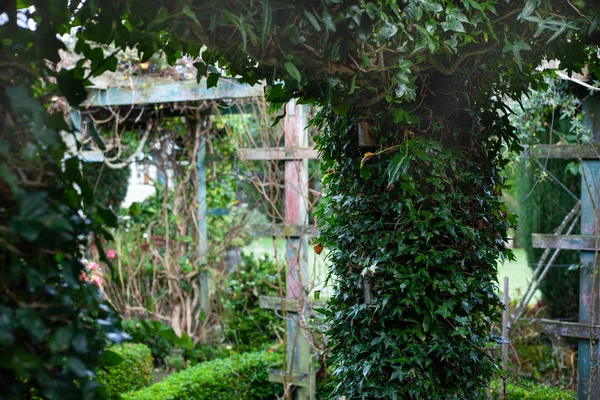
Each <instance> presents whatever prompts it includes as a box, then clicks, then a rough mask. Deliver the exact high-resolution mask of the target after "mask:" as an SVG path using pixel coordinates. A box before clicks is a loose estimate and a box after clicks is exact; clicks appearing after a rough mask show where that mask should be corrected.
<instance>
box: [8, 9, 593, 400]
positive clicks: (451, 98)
mask: <svg viewBox="0 0 600 400" xmlns="http://www.w3.org/2000/svg"><path fill="white" fill-rule="evenodd" d="M29 5H34V6H35V7H33V8H27V9H25V7H28V6H29ZM142 5H143V6H142ZM18 9H19V10H20V11H18ZM2 11H3V13H0V15H1V16H2V17H1V18H2V25H0V29H1V31H2V53H1V57H0V63H2V66H3V68H4V69H6V71H7V72H6V73H5V74H2V76H0V83H1V87H2V91H1V93H2V102H0V112H1V113H2V115H3V119H2V130H1V132H2V136H1V140H2V146H0V151H1V152H2V155H3V159H2V163H0V176H1V177H2V180H1V181H0V183H1V184H0V190H1V191H2V196H1V197H0V198H1V201H2V203H1V204H0V209H1V210H2V214H1V217H0V223H1V229H0V232H1V235H2V236H1V242H0V243H1V249H2V252H1V253H0V256H1V258H0V259H1V260H2V263H1V273H2V279H1V280H0V289H1V290H0V296H1V297H0V298H1V307H0V345H1V346H2V347H1V352H0V357H1V358H2V363H1V364H0V372H1V374H0V393H1V394H2V395H3V396H4V395H5V394H6V397H9V398H24V397H26V396H30V395H31V391H32V390H34V391H36V393H39V394H40V395H41V396H43V397H44V398H48V399H58V398H62V399H65V398H73V399H80V398H93V397H94V396H95V393H96V391H97V385H96V384H95V382H94V380H93V379H91V377H92V376H93V373H92V372H91V371H93V370H95V369H96V368H97V366H98V364H99V363H100V362H102V360H103V359H102V358H101V357H100V356H99V355H100V354H101V353H102V350H103V348H104V347H105V345H106V341H105V340H106V339H109V340H113V341H114V340H119V339H120V338H121V337H120V336H119V329H118V321H117V319H116V318H115V316H114V314H113V313H112V312H111V310H110V308H109V307H107V306H106V304H103V303H102V302H101V300H100V299H99V297H98V296H97V291H96V290H95V289H94V288H90V287H89V285H81V284H80V283H81V282H80V280H79V276H80V272H81V270H82V268H83V267H82V265H81V263H79V261H78V258H80V256H81V248H82V247H83V245H85V244H86V242H87V238H88V237H89V235H88V234H89V233H90V232H94V233H95V234H97V235H99V236H103V237H105V238H106V239H109V238H110V232H109V231H108V230H107V227H110V226H111V225H112V226H114V225H115V223H116V219H115V218H114V215H113V214H112V213H111V212H110V210H107V209H105V208H103V207H100V206H98V205H94V204H91V203H92V202H91V196H90V193H91V190H90V187H89V182H87V181H86V180H85V179H84V177H83V176H81V173H80V172H79V171H80V170H79V162H78V160H76V159H70V160H69V161H66V162H65V163H64V164H63V163H62V162H63V159H64V152H65V149H64V144H63V143H62V141H61V140H60V136H59V132H60V131H65V132H72V127H71V126H69V125H67V124H66V123H65V122H64V120H63V119H62V117H61V116H60V115H57V113H54V114H49V113H48V112H47V108H46V106H48V104H49V103H50V100H51V97H52V96H53V95H54V94H61V95H64V96H66V98H67V99H68V101H69V103H71V104H72V105H73V106H77V105H78V104H80V103H81V102H82V101H84V100H85V98H86V96H87V92H86V90H85V86H86V85H87V84H89V81H88V80H89V78H90V77H92V76H94V75H99V74H101V73H102V72H104V71H106V70H114V69H115V68H116V64H117V63H116V57H115V54H116V52H118V51H120V50H122V49H127V48H129V49H136V50H137V51H138V53H139V54H140V57H141V59H142V61H145V60H147V59H149V58H150V57H151V56H152V55H153V54H154V53H158V52H161V53H163V54H164V55H165V57H166V58H167V60H168V62H170V63H175V62H176V61H177V59H178V58H179V56H181V55H183V54H188V55H191V56H192V57H200V58H199V59H198V61H197V62H196V68H197V70H198V75H199V77H200V78H202V77H203V76H206V78H207V81H209V82H210V83H211V86H212V84H214V83H216V81H217V80H218V79H219V78H220V74H219V73H218V72H215V71H214V69H212V67H214V66H215V65H218V66H219V67H221V68H223V69H224V70H226V71H227V73H228V74H229V75H230V76H233V77H237V78H238V79H239V80H240V81H241V82H243V83H247V84H251V85H253V84H255V83H257V82H259V81H261V80H264V81H265V82H266V84H267V87H268V88H267V99H268V101H269V102H270V103H271V104H272V105H273V106H274V108H277V106H280V107H283V105H284V104H286V103H288V102H289V101H290V100H292V99H297V102H298V103H309V104H314V105H318V106H320V112H319V113H318V114H317V115H316V116H315V118H313V120H312V124H313V125H314V126H316V127H317V128H318V129H319V135H318V137H317V148H318V150H319V151H320V154H321V156H322V171H323V184H324V188H325V192H326V196H325V199H324V201H323V203H322V204H321V205H320V208H319V211H318V213H317V216H318V218H319V224H320V226H319V241H320V243H321V245H322V246H323V247H325V248H326V249H328V250H329V253H328V254H329V255H328V257H329V259H330V260H331V263H332V265H331V273H332V281H333V286H334V293H333V296H332V297H331V299H330V300H329V302H328V306H327V309H326V310H323V312H324V313H325V315H326V322H327V325H328V329H327V332H326V333H327V350H328V355H329V362H331V368H332V371H333V377H334V378H335V379H334V380H333V388H332V391H331V393H330V397H331V398H338V397H345V398H347V399H360V398H382V399H383V398H389V399H397V398H406V399H411V398H430V399H478V398H482V397H483V398H484V396H485V391H486V388H487V385H488V382H489V380H490V379H491V378H492V376H493V375H494V374H495V373H496V372H497V371H498V370H499V364H500V363H499V361H498V358H497V349H498V345H499V343H500V341H499V340H498V339H497V338H495V337H493V336H491V335H490V326H491V324H492V323H493V322H498V321H499V318H500V313H499V310H500V307H501V302H500V300H499V299H498V297H497V295H496V294H495V293H494V283H493V282H494V279H495V275H496V262H497V259H498V258H499V257H503V258H504V257H510V256H511V253H510V250H507V249H506V248H505V242H506V231H507V229H508V227H509V226H510V225H511V224H512V223H513V222H514V220H513V217H512V216H511V215H510V213H509V212H508V210H506V209H505V207H504V206H503V205H502V203H501V202H500V199H499V196H500V195H501V193H502V185H503V178H502V176H501V174H500V171H501V170H502V168H503V167H504V166H505V164H506V160H505V156H504V152H503V150H504V149H506V148H507V149H509V150H510V151H519V150H521V149H520V146H519V143H518V138H517V137H516V135H515V132H514V130H513V128H511V126H510V124H509V121H508V114H510V112H511V110H510V109H509V108H508V107H507V106H506V104H505V99H506V98H512V99H518V98H519V97H520V96H521V95H522V94H524V93H526V92H527V91H528V90H530V89H531V88H538V87H541V86H543V85H544V82H543V79H542V75H543V73H538V71H537V70H536V68H537V66H538V65H540V63H541V61H542V59H544V58H547V59H557V60H560V61H561V68H562V69H564V70H565V71H567V72H572V71H581V70H582V68H583V67H584V66H586V65H587V66H588V68H589V70H590V73H591V74H593V75H595V76H598V73H599V69H598V57H597V49H598V44H599V42H598V26H599V24H598V22H599V19H600V15H599V14H598V9H597V7H596V4H594V2H592V1H570V0H565V1H562V0H560V1H536V0H527V1H510V2H508V1H499V0H498V1H496V0H489V1H484V2H479V1H471V0H461V1H451V0H438V1H433V0H407V1H395V0H386V1H376V2H362V1H338V0H306V1H298V2H279V1H274V0H265V1H255V2H247V1H237V0H232V1H222V0H220V1H212V0H203V1H181V2H172V1H161V0H157V1H152V2H145V1H144V2H141V1H138V0H123V1H119V2H113V1H104V0H98V1H85V2H69V3H68V4H67V6H66V7H65V6H64V5H63V4H62V3H60V2H47V1H34V2H23V1H20V0H19V1H14V2H8V3H7V4H4V5H3V6H2ZM71 28H75V31H76V36H77V43H76V46H75V49H76V51H77V52H78V53H79V54H81V55H82V56H83V59H82V61H81V62H78V63H77V65H76V67H75V68H73V69H71V70H58V69H57V68H56V64H57V63H58V62H59V61H60V60H59V57H58V54H57V53H58V50H59V49H60V48H62V47H63V44H62V42H61V41H60V40H59V38H58V37H57V34H60V35H62V34H65V33H70V32H71ZM98 45H106V46H114V47H113V48H114V50H109V51H107V52H106V53H105V52H104V50H103V49H102V48H100V47H98ZM88 216H89V218H88ZM99 245H101V243H99ZM100 253H101V254H102V251H100ZM584 256H585V253H584ZM103 260H105V261H107V262H108V261H109V260H108V259H107V258H106V257H103ZM584 282H585V281H584ZM582 319H583V318H582ZM74 337H77V338H81V337H83V338H84V339H85V344H86V346H80V344H81V340H79V341H76V342H72V341H71V338H74ZM75 382H76V383H75ZM585 395H586V396H587V398H590V399H591V398H593V396H594V394H593V393H592V392H590V391H588V393H586V394H585Z"/></svg>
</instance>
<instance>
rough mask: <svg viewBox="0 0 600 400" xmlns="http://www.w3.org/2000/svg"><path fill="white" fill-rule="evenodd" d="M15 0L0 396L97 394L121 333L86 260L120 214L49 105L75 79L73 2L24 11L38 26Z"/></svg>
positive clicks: (1, 174)
mask: <svg viewBox="0 0 600 400" xmlns="http://www.w3.org/2000/svg"><path fill="white" fill-rule="evenodd" d="M16 3H18V4H19V7H25V6H26V5H23V2H20V1H19V2H14V1H13V2H4V3H3V4H2V6H0V14H2V15H3V18H4V17H5V16H6V18H8V19H9V20H8V21H4V22H3V23H2V25H1V26H0V36H1V37H2V41H1V43H0V66H1V68H2V75H1V76H0V115H1V118H0V398H3V399H19V400H20V399H25V398H29V397H30V396H31V395H33V394H35V396H37V397H40V398H43V399H77V400H80V399H93V398H95V396H96V393H97V389H98V387H99V384H98V383H97V382H95V380H94V373H93V371H94V370H95V369H96V367H98V366H99V365H100V364H101V363H102V361H103V359H102V358H101V355H102V353H103V349H104V348H105V346H106V345H107V342H110V341H117V342H118V341H120V340H121V338H122V336H121V333H120V331H119V329H118V321H117V319H116V316H115V314H114V313H113V312H112V310H111V309H110V308H109V306H108V305H107V304H106V303H104V302H103V300H102V298H101V295H100V292H99V290H98V287H97V286H96V285H93V284H87V283H85V282H83V281H82V280H80V276H81V274H82V272H83V270H84V266H83V264H82V263H81V262H80V261H79V259H81V258H83V254H82V249H83V248H84V247H85V246H86V245H87V241H88V235H89V233H90V232H92V231H93V232H95V233H96V235H97V237H103V238H105V239H109V238H110V234H109V232H108V231H107V230H106V227H108V226H114V225H115V223H116V217H115V216H114V214H113V213H112V212H111V211H110V210H108V209H105V208H103V207H100V206H94V205H93V195H92V187H91V186H90V184H89V183H88V181H87V180H86V179H85V178H84V177H83V176H82V174H81V172H80V162H79V160H78V159H77V158H74V157H70V156H68V154H67V148H66V145H65V143H64V142H63V140H62V138H61V133H63V134H65V135H66V136H70V135H71V133H67V132H72V130H71V127H70V126H69V125H68V124H67V123H66V122H65V120H64V118H63V116H62V115H61V114H60V113H58V112H54V113H50V112H48V106H49V104H50V101H51V99H52V98H53V96H55V95H58V94H60V91H59V90H60V88H62V87H64V86H65V85H66V86H70V84H69V82H72V81H73V80H74V79H75V77H74V76H73V75H72V72H69V71H62V72H60V73H58V72H57V70H56V69H55V68H54V66H53V65H54V64H56V63H57V62H58V61H59V60H60V58H59V55H58V50H59V49H61V48H63V45H62V43H61V42H60V41H59V40H58V39H57V34H62V33H64V32H65V30H66V29H67V28H66V26H65V24H66V23H67V21H68V18H67V15H68V12H69V10H68V9H67V8H66V7H59V8H56V7H49V4H48V3H47V2H40V3H39V4H37V7H36V10H37V11H36V12H35V13H33V14H31V13H30V11H25V12H23V13H22V14H21V15H20V17H19V18H24V20H25V21H27V20H28V19H30V20H31V23H32V24H34V25H37V29H36V30H31V29H28V28H24V27H20V26H18V24H17V12H16ZM5 11H6V13H4V12H5ZM57 84H58V88H57Z"/></svg>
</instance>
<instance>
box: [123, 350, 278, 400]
mask: <svg viewBox="0 0 600 400" xmlns="http://www.w3.org/2000/svg"><path fill="white" fill-rule="evenodd" d="M281 359H282V355H281V354H280V353H276V352H275V353H269V352H267V351H264V352H255V353H245V354H240V355H235V356H232V357H230V358H223V359H218V360H213V361H209V362H205V363H202V364H198V365H196V366H194V367H191V368H188V369H186V370H184V371H181V372H178V373H175V374H173V375H171V376H169V377H167V378H165V379H164V380H162V381H161V382H159V383H157V384H155V385H152V386H150V387H149V388H146V389H142V390H139V391H137V392H132V393H127V394H124V395H121V399H122V400H125V399H127V400H155V399H161V400H178V399H182V400H183V399H211V400H213V399H276V398H277V396H278V395H279V393H280V392H281V385H280V384H278V383H272V382H269V380H268V378H267V369H268V368H270V367H274V366H276V365H278V364H281Z"/></svg>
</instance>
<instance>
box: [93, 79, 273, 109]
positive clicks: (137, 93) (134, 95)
mask: <svg viewBox="0 0 600 400" xmlns="http://www.w3.org/2000/svg"><path fill="white" fill-rule="evenodd" d="M262 94H263V87H262V86H248V85H245V84H241V83H239V82H237V81H235V80H233V79H227V78H221V79H219V82H218V84H217V86H216V87H213V88H210V89H208V88H207V87H206V79H202V80H201V81H200V83H199V84H198V83H197V81H196V80H195V79H192V80H185V81H175V82H160V81H157V80H156V79H152V78H146V77H136V78H134V77H132V78H131V81H124V82H123V83H122V84H121V85H119V86H108V87H106V88H92V89H89V90H88V98H87V100H86V101H84V102H83V103H82V107H86V106H104V107H105V106H119V105H139V104H158V103H174V102H186V101H198V100H219V99H240V98H250V97H259V96H262Z"/></svg>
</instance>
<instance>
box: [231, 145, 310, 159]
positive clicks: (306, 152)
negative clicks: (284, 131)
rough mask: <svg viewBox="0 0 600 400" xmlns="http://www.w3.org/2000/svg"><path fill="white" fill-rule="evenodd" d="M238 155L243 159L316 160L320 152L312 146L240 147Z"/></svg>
mask: <svg viewBox="0 0 600 400" xmlns="http://www.w3.org/2000/svg"><path fill="white" fill-rule="evenodd" d="M238 155H239V157H240V160H242V161H259V160H285V161H291V160H304V159H309V160H314V159H316V158H319V152H318V151H317V150H316V149H314V148H312V147H271V148H266V149H239V150H238Z"/></svg>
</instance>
